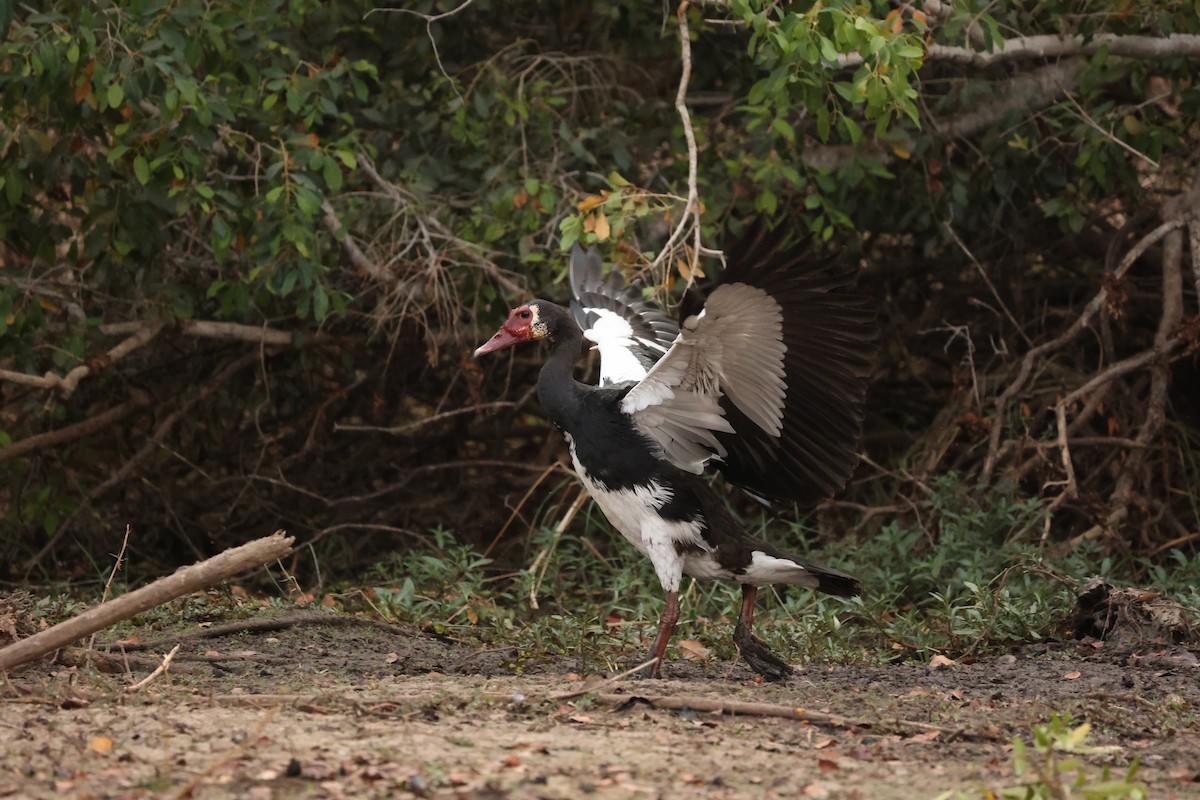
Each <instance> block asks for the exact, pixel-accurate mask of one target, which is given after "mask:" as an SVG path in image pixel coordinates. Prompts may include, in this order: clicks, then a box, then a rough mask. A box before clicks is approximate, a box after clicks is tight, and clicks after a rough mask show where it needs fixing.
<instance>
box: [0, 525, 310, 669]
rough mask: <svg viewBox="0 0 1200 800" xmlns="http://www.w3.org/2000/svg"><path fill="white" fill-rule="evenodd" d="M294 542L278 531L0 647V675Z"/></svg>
mask: <svg viewBox="0 0 1200 800" xmlns="http://www.w3.org/2000/svg"><path fill="white" fill-rule="evenodd" d="M293 541H294V540H293V538H292V537H290V536H285V535H284V533H283V531H276V532H275V533H273V534H271V535H270V536H264V537H263V538H261V539H255V540H254V541H252V542H248V543H247V544H244V545H241V546H240V547H233V548H230V549H229V550H226V551H225V552H223V553H220V554H218V555H215V556H213V557H212V558H209V559H206V560H204V561H201V562H199V563H196V564H193V565H191V566H190V567H184V568H182V569H180V570H178V571H176V572H175V573H174V574H172V575H167V576H166V577H163V578H159V579H158V580H156V581H155V582H154V583H152V584H150V585H149V586H143V587H142V588H140V589H135V590H134V591H132V592H130V593H129V594H126V595H122V596H121V597H118V598H117V599H115V600H110V601H109V602H107V603H102V604H101V605H98V606H96V607H95V608H90V609H88V610H87V611H84V612H83V613H82V614H79V615H78V616H75V617H72V618H71V619H69V620H67V621H66V622H60V623H59V624H57V625H54V626H53V627H50V628H47V629H46V630H44V631H39V632H38V633H35V634H34V635H32V636H30V637H28V638H26V639H22V640H21V641H19V642H14V643H13V644H10V645H9V646H8V647H5V648H3V649H0V672H4V671H7V670H10V669H12V668H13V667H18V666H20V665H21V664H26V663H28V662H30V661H33V660H35V659H38V658H41V657H42V656H44V655H46V654H47V653H51V652H53V651H55V650H57V649H58V648H60V647H63V646H65V645H68V644H70V643H71V642H74V641H77V640H79V639H81V638H83V637H84V636H87V635H88V634H91V633H95V632H96V631H99V630H103V629H104V628H107V627H110V626H112V625H115V624H116V623H118V622H120V621H122V620H126V619H129V618H130V617H132V616H133V615H135V614H140V613H141V612H143V611H146V610H148V609H151V608H154V607H155V606H160V605H162V604H163V603H166V602H169V601H171V600H174V599H175V598H176V597H182V596H183V595H185V594H188V593H190V592H195V591H199V590H201V589H207V588H208V587H210V586H213V585H214V584H217V583H220V582H221V581H223V580H225V579H227V578H231V577H233V576H234V575H237V574H239V573H241V572H245V571H246V570H248V569H254V568H256V567H261V566H262V565H263V564H266V563H268V562H270V561H274V560H275V559H278V558H282V557H283V556H285V555H287V553H288V551H289V550H290V549H291V547H292V542H293Z"/></svg>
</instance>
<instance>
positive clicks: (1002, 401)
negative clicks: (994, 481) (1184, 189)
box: [979, 218, 1183, 485]
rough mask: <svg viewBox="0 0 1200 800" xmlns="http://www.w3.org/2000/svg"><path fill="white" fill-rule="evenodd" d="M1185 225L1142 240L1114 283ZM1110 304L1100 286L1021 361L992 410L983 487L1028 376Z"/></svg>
mask: <svg viewBox="0 0 1200 800" xmlns="http://www.w3.org/2000/svg"><path fill="white" fill-rule="evenodd" d="M1182 224H1183V222H1182V220H1180V219H1178V218H1177V219H1169V220H1167V221H1166V222H1164V223H1162V224H1161V225H1159V226H1158V227H1157V228H1155V229H1154V230H1152V231H1150V233H1148V234H1146V235H1145V236H1143V237H1142V239H1141V240H1140V241H1139V242H1138V243H1137V244H1135V245H1134V246H1133V247H1132V248H1130V250H1129V252H1128V253H1126V254H1125V258H1123V259H1122V260H1121V263H1120V264H1118V265H1117V268H1116V269H1115V270H1114V271H1113V272H1112V278H1111V280H1112V281H1113V282H1114V283H1115V282H1117V281H1120V280H1121V278H1122V277H1124V275H1125V273H1126V272H1128V271H1129V268H1130V267H1132V266H1133V264H1134V262H1136V261H1137V260H1138V258H1140V257H1141V255H1142V254H1143V253H1144V252H1146V250H1147V249H1148V248H1149V247H1150V246H1151V245H1153V244H1154V243H1155V242H1158V241H1160V240H1161V239H1162V238H1163V237H1164V236H1166V235H1167V234H1168V233H1170V232H1171V231H1173V230H1175V229H1177V228H1179V227H1180V226H1181V225H1182ZM1107 300H1108V287H1107V286H1101V287H1100V290H1099V291H1098V292H1096V295H1095V296H1094V297H1093V298H1092V299H1091V300H1090V301H1089V302H1088V304H1087V305H1086V306H1085V307H1084V309H1083V312H1082V313H1081V314H1080V315H1079V317H1078V318H1076V320H1075V321H1074V322H1073V323H1071V326H1070V327H1069V328H1067V330H1065V331H1064V332H1062V333H1061V334H1059V335H1058V336H1056V337H1055V338H1053V339H1051V340H1050V341H1048V342H1043V343H1042V344H1040V345H1038V346H1037V347H1035V348H1033V349H1032V350H1029V351H1027V352H1026V353H1025V358H1024V359H1022V361H1021V367H1020V369H1019V370H1018V371H1017V377H1016V378H1014V379H1013V381H1012V383H1010V384H1009V385H1008V388H1006V389H1005V390H1004V391H1003V392H1001V393H1000V395H999V396H998V397H997V398H996V402H995V404H994V407H993V409H992V427H991V431H990V433H989V436H988V452H987V456H986V457H985V459H984V462H983V471H982V473H981V474H980V478H979V480H980V483H981V484H982V485H986V484H987V483H988V481H989V480H990V479H991V476H992V472H993V471H994V470H995V468H996V462H997V461H998V456H999V453H1000V434H1001V432H1002V431H1003V429H1004V421H1005V413H1006V411H1007V409H1008V403H1009V401H1011V400H1012V399H1013V398H1014V397H1016V396H1017V394H1018V393H1020V391H1021V390H1022V389H1023V388H1025V384H1026V383H1027V382H1028V380H1029V376H1030V375H1031V374H1032V373H1033V365H1034V363H1035V362H1037V360H1038V359H1040V358H1041V357H1042V356H1044V355H1046V354H1047V353H1052V352H1054V351H1055V350H1058V349H1060V348H1062V347H1063V346H1064V345H1066V344H1068V343H1070V342H1071V341H1072V340H1074V339H1075V337H1076V336H1078V335H1079V334H1080V333H1081V332H1082V331H1083V330H1084V329H1085V328H1087V327H1088V326H1089V325H1090V324H1091V321H1092V318H1093V317H1094V316H1095V315H1096V314H1097V313H1099V311H1100V309H1101V308H1102V307H1103V306H1104V303H1105V302H1106V301H1107Z"/></svg>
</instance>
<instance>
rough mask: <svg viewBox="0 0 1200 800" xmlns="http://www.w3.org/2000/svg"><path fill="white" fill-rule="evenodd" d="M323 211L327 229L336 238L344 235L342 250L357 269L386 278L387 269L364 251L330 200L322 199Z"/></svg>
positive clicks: (378, 279) (376, 276)
mask: <svg viewBox="0 0 1200 800" xmlns="http://www.w3.org/2000/svg"><path fill="white" fill-rule="evenodd" d="M321 213H322V215H323V217H322V218H323V219H324V221H325V228H326V230H328V231H329V232H330V233H332V234H333V236H334V238H337V237H338V236H339V235H340V236H341V237H342V250H344V251H345V253H346V257H347V258H349V259H350V263H351V264H353V265H354V267H355V269H357V270H359V271H361V272H362V273H364V274H366V275H369V276H370V277H372V278H374V279H375V280H377V281H382V280H385V279H386V278H387V277H388V274H387V271H386V270H384V269H382V268H381V267H380V266H379V265H378V264H376V263H375V262H374V261H372V260H371V259H370V258H368V257H367V254H366V253H364V252H363V251H362V248H360V247H359V246H358V242H357V241H355V240H354V237H353V236H351V235H350V231H348V230H346V226H344V225H343V224H342V220H341V219H340V218H339V217H338V215H337V212H336V211H334V209H333V204H332V203H330V202H329V201H328V200H322V201H321Z"/></svg>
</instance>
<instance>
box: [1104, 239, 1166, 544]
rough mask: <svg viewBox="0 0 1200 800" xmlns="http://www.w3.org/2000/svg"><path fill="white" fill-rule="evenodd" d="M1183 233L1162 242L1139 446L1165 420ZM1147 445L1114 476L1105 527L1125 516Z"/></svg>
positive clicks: (1157, 432) (1155, 435) (1154, 435)
mask: <svg viewBox="0 0 1200 800" xmlns="http://www.w3.org/2000/svg"><path fill="white" fill-rule="evenodd" d="M1182 261H1183V232H1182V231H1179V230H1174V231H1171V233H1170V235H1168V236H1167V238H1166V239H1165V240H1164V241H1163V268H1162V273H1163V277H1162V281H1163V300H1162V317H1161V318H1160V319H1159V321H1158V330H1157V331H1156V332H1155V334H1154V349H1153V351H1152V352H1153V353H1155V354H1156V356H1158V357H1157V358H1155V359H1154V361H1153V366H1152V367H1151V370H1150V397H1149V398H1148V399H1147V401H1146V416H1145V418H1144V419H1143V420H1142V426H1141V429H1140V430H1138V434H1137V436H1136V437H1135V439H1136V441H1137V442H1139V443H1140V444H1143V445H1149V444H1150V443H1151V442H1152V441H1154V440H1155V439H1156V438H1158V436H1159V435H1160V434H1161V433H1162V430H1163V425H1164V424H1165V422H1166V408H1167V392H1168V390H1169V389H1170V386H1171V365H1170V361H1169V360H1168V359H1167V358H1165V357H1164V356H1163V355H1161V354H1164V353H1165V352H1166V351H1167V349H1168V345H1169V344H1170V343H1172V342H1178V337H1177V336H1174V335H1173V334H1174V332H1175V330H1176V329H1177V328H1178V327H1179V323H1180V321H1181V320H1182V319H1183V275H1182V270H1181V264H1182ZM1148 453H1149V449H1148V448H1145V447H1143V448H1140V449H1136V450H1133V451H1131V452H1130V454H1129V458H1128V460H1127V461H1126V462H1125V466H1124V468H1123V469H1122V470H1121V474H1120V475H1119V476H1117V485H1116V488H1115V489H1114V490H1113V494H1112V504H1113V508H1112V510H1111V511H1110V512H1109V514H1108V517H1107V519H1105V526H1106V527H1108V528H1110V529H1111V528H1113V527H1115V526H1116V525H1119V524H1120V523H1121V522H1122V521H1124V520H1125V518H1126V517H1128V516H1129V506H1130V504H1131V503H1132V501H1133V495H1134V489H1135V488H1136V486H1137V480H1138V478H1139V477H1140V476H1141V473H1142V467H1143V465H1144V464H1145V463H1146V458H1147V454H1148Z"/></svg>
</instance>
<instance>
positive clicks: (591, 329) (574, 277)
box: [569, 245, 679, 386]
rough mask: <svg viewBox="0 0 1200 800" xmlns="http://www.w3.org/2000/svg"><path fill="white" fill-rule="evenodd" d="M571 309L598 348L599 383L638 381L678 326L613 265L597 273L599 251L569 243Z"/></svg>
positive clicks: (599, 266)
mask: <svg viewBox="0 0 1200 800" xmlns="http://www.w3.org/2000/svg"><path fill="white" fill-rule="evenodd" d="M569 275H570V279H571V292H572V294H573V295H574V296H575V300H574V301H573V302H572V303H571V313H572V315H573V316H574V317H575V321H576V322H577V323H578V324H579V327H580V328H581V329H582V330H583V336H584V338H585V339H587V340H589V341H591V342H593V343H594V344H595V345H596V349H598V350H599V351H600V385H601V386H607V385H608V384H611V383H622V382H624V381H640V380H641V379H642V378H644V377H646V373H647V372H648V371H649V370H650V368H651V367H652V366H654V364H655V363H656V362H657V361H658V360H659V359H660V358H662V356H663V354H665V353H666V352H667V350H668V348H669V347H670V346H671V342H672V340H674V338H675V335H676V334H677V333H678V332H679V326H678V325H677V324H676V323H675V321H674V320H673V319H671V318H670V317H668V316H667V315H666V314H664V313H663V312H662V311H661V310H659V309H658V308H656V307H655V306H654V305H653V304H652V303H648V302H646V301H645V300H643V299H642V293H641V287H640V286H639V285H637V284H636V283H635V284H627V283H625V281H624V280H622V279H621V275H620V272H619V271H618V270H615V269H614V270H611V271H610V272H609V273H608V276H607V277H605V276H604V274H603V265H602V263H601V261H600V256H599V255H597V254H596V252H595V251H594V250H590V249H589V250H587V251H586V252H585V251H584V250H583V249H582V248H581V247H579V245H575V247H573V248H572V249H571V266H570V270H569Z"/></svg>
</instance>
